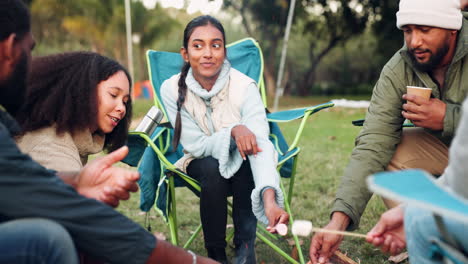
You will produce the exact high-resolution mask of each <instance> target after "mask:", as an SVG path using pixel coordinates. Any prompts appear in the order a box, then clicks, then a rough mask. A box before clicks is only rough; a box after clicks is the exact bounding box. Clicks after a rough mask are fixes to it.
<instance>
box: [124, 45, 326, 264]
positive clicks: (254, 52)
mask: <svg viewBox="0 0 468 264" xmlns="http://www.w3.org/2000/svg"><path fill="white" fill-rule="evenodd" d="M238 49H239V50H241V53H242V52H245V53H246V54H245V55H243V54H241V55H240V57H239V58H237V59H236V58H231V57H230V55H233V56H234V55H235V53H236V52H237V50H238ZM242 49H243V50H246V51H242ZM227 50H228V51H227V54H228V59H229V60H230V62H231V64H232V67H234V68H237V69H238V70H240V71H241V72H244V73H246V72H245V71H243V69H240V68H242V67H244V66H245V65H241V66H240V68H238V64H244V63H245V61H247V60H251V61H253V64H254V66H251V65H250V66H247V68H248V70H247V71H248V72H249V74H247V75H249V76H250V77H251V78H253V79H254V80H256V81H257V84H258V87H259V89H260V93H261V97H262V100H263V103H264V105H265V108H266V107H267V100H266V93H265V85H264V81H263V57H262V52H261V48H260V46H259V45H258V43H257V42H256V41H255V40H254V39H252V38H246V39H242V40H239V41H237V42H234V43H231V44H229V45H227ZM169 54H170V53H167V52H160V51H153V50H149V51H148V52H147V63H148V69H149V75H150V81H151V84H152V85H153V89H154V90H155V93H154V94H155V96H154V105H155V106H157V107H158V108H160V109H161V110H162V111H163V113H164V115H165V120H168V119H167V113H166V111H165V109H164V106H163V104H162V102H161V101H160V94H159V87H160V85H161V84H162V82H163V81H164V80H166V79H168V78H169V77H170V76H172V75H173V74H176V73H178V72H180V67H181V65H182V64H181V63H182V59H181V58H180V64H179V65H177V63H175V64H176V66H174V65H170V66H169V67H171V69H169V68H166V65H167V64H172V62H173V60H171V62H170V63H168V62H163V63H162V64H164V66H162V65H161V62H160V61H158V58H157V57H158V56H160V55H161V56H166V55H167V56H175V57H177V55H176V54H175V53H172V54H173V55H169ZM179 56H180V55H179ZM237 56H239V54H237ZM175 57H174V58H175ZM247 57H248V58H249V59H245V58H247ZM165 60H166V61H167V59H165ZM252 68H253V69H254V70H252ZM332 106H333V103H331V102H328V103H324V104H320V105H316V106H312V107H306V108H301V109H293V110H289V111H282V112H277V113H271V114H268V115H267V117H268V121H269V122H274V123H278V122H288V121H292V120H298V119H302V120H301V122H300V124H299V126H298V129H297V133H296V135H295V137H294V139H293V141H292V143H291V144H290V145H289V146H288V147H287V148H284V146H283V150H281V149H280V147H281V146H280V145H281V143H282V142H281V138H278V137H277V136H275V135H272V136H271V138H272V141H273V143H274V145H275V147H276V148H277V150H278V152H279V156H281V159H280V160H279V162H278V167H277V169H278V171H280V170H281V168H282V167H283V166H284V164H285V163H287V162H288V161H289V160H292V165H291V164H290V166H291V172H290V174H291V176H290V177H289V179H288V180H289V187H288V190H287V191H286V185H285V184H284V183H283V181H284V180H281V181H280V187H281V189H282V190H283V192H284V196H285V210H286V211H287V212H288V214H289V215H290V223H292V222H293V221H294V215H293V214H292V212H291V202H292V197H293V193H294V192H293V191H294V188H293V187H294V181H295V176H296V166H297V160H298V155H299V152H300V148H299V147H298V146H297V144H298V142H299V139H300V137H301V135H302V132H303V130H304V127H305V125H306V122H307V119H308V118H309V117H310V116H311V115H312V114H314V113H316V112H318V111H320V110H322V109H325V108H328V107H332ZM170 130H171V128H168V127H163V128H160V129H159V130H158V132H157V133H155V134H153V135H152V137H150V136H151V135H146V134H144V133H141V132H131V133H130V136H133V137H140V138H141V139H143V140H144V141H145V142H146V143H147V144H148V146H149V147H150V148H151V149H152V151H154V153H155V154H156V156H157V158H158V159H159V162H160V166H161V176H162V180H165V181H166V182H167V184H168V194H167V195H168V197H169V198H170V199H171V202H170V204H169V205H168V207H169V208H168V215H167V221H168V225H169V230H170V236H171V242H172V243H173V244H174V245H179V246H181V244H180V241H179V239H178V229H177V213H176V212H177V208H176V207H177V204H176V184H175V178H176V177H178V178H180V179H182V180H183V181H184V182H185V183H186V184H187V185H188V186H189V188H191V189H192V190H194V191H198V192H199V191H200V189H201V188H200V186H199V185H198V182H197V181H196V180H194V179H193V178H191V177H190V176H189V175H187V174H185V173H183V172H181V171H180V170H178V169H177V168H176V167H175V166H174V164H173V163H172V162H171V161H169V160H168V158H167V157H166V154H167V153H168V151H170V149H171V142H170V138H171V137H170V134H171V133H170ZM168 135H169V136H168ZM283 140H284V139H283ZM289 162H291V161H289ZM228 205H229V202H228ZM229 206H230V205H229ZM228 211H229V212H230V209H229V210H228ZM257 227H258V228H257V238H259V239H260V240H261V241H263V242H264V243H265V244H267V245H268V246H270V247H271V248H272V249H273V250H274V251H276V252H277V253H278V254H280V255H281V256H282V257H284V258H285V259H286V260H287V261H289V262H291V263H305V262H306V261H305V259H304V257H303V254H302V250H301V247H300V244H299V239H298V238H297V236H293V239H294V242H295V245H296V248H297V250H298V253H299V254H298V255H299V260H295V259H294V258H292V257H291V256H290V255H289V254H288V253H286V252H285V251H284V250H282V249H281V248H280V247H278V246H277V245H276V244H275V242H274V241H276V240H278V239H280V237H279V236H278V235H274V234H271V233H269V232H267V231H266V229H265V227H264V226H263V225H260V224H259V225H258V226H257ZM201 230H202V228H201V224H200V225H199V226H198V227H197V228H196V230H195V231H194V233H193V235H191V236H190V238H189V239H188V240H187V242H186V243H184V244H183V247H184V248H188V247H189V246H190V244H191V243H192V242H193V240H194V239H195V237H196V236H197V235H198V234H199V233H200V231H201ZM232 236H233V232H230V233H228V234H227V236H226V240H230V239H231V238H232Z"/></svg>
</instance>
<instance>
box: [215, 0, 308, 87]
mask: <svg viewBox="0 0 468 264" xmlns="http://www.w3.org/2000/svg"><path fill="white" fill-rule="evenodd" d="M290 2H291V1H290V0H269V1H263V0H224V6H225V7H226V8H231V9H234V10H235V11H236V12H238V13H239V14H240V15H241V17H242V24H243V26H244V29H245V31H246V32H247V34H248V35H249V36H251V37H253V38H255V39H257V40H258V41H259V42H260V46H261V47H262V49H263V53H264V58H265V81H266V86H267V90H268V94H269V95H273V94H274V89H275V85H276V78H275V75H276V72H277V63H278V61H279V55H280V54H279V52H280V46H281V44H282V43H283V42H282V40H283V35H284V28H285V26H286V19H287V15H288V10H289V4H290ZM295 13H296V15H298V14H299V15H300V14H301V13H303V9H302V8H301V7H300V5H296V9H295Z"/></svg>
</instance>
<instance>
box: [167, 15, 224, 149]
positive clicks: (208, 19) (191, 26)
mask: <svg viewBox="0 0 468 264" xmlns="http://www.w3.org/2000/svg"><path fill="white" fill-rule="evenodd" d="M206 25H212V26H214V27H215V28H217V29H218V30H219V31H220V32H221V34H222V35H223V43H226V35H225V33H224V27H223V25H222V24H221V22H219V21H218V20H217V19H216V18H214V17H212V16H208V15H206V16H199V17H196V18H194V19H192V21H190V22H189V23H188V24H187V26H186V27H185V29H184V48H185V50H187V49H188V41H189V39H190V36H191V35H192V33H193V31H194V30H195V29H196V28H197V27H202V26H206ZM225 49H226V48H225ZM189 69H190V63H189V62H185V63H184V65H183V66H182V69H181V73H180V79H179V83H178V85H179V90H178V91H179V97H178V98H177V117H176V121H175V128H174V138H173V140H172V145H173V147H174V149H177V145H179V141H180V134H181V133H182V120H181V117H180V110H181V109H182V105H183V104H184V102H185V96H186V95H187V84H185V78H187V73H188V71H189Z"/></svg>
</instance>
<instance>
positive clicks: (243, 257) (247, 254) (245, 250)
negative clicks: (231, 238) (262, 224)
mask: <svg viewBox="0 0 468 264" xmlns="http://www.w3.org/2000/svg"><path fill="white" fill-rule="evenodd" d="M256 263H257V259H256V257H255V238H254V239H251V240H248V241H242V242H241V243H240V244H239V245H236V249H235V256H234V264H256Z"/></svg>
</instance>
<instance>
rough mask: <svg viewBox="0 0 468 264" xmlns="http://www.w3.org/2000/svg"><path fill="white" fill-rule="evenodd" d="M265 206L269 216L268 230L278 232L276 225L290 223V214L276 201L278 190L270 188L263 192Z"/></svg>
mask: <svg viewBox="0 0 468 264" xmlns="http://www.w3.org/2000/svg"><path fill="white" fill-rule="evenodd" d="M262 200H263V206H264V207H265V215H266V217H267V218H268V226H267V228H266V229H267V230H268V232H270V233H277V231H276V225H278V224H285V225H287V224H288V223H289V214H288V213H287V212H286V211H284V209H283V208H281V207H279V205H278V204H277V203H276V192H275V190H274V189H272V188H269V189H266V190H265V191H264V192H263V198H262Z"/></svg>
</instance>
